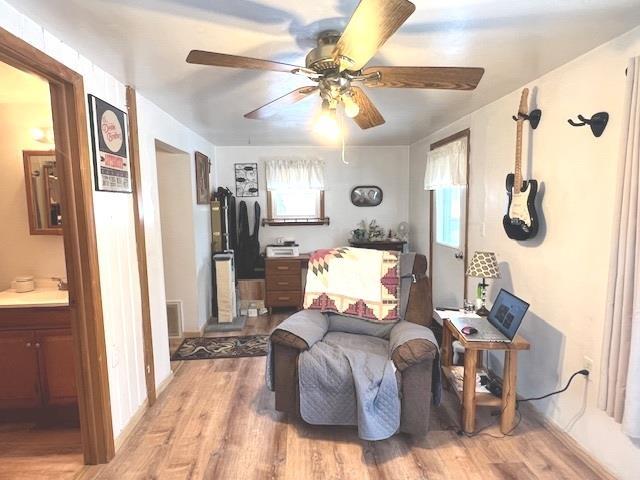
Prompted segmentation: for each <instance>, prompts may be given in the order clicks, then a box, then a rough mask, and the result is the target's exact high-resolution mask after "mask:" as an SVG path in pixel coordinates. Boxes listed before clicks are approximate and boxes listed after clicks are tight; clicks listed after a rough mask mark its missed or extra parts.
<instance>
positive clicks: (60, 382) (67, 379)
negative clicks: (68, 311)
mask: <svg viewBox="0 0 640 480" xmlns="http://www.w3.org/2000/svg"><path fill="white" fill-rule="evenodd" d="M36 346H37V350H38V355H39V360H40V379H41V382H42V389H43V397H44V404H45V406H64V405H74V404H75V403H77V401H78V400H77V398H78V394H77V391H76V376H75V371H74V359H73V337H72V336H71V332H70V331H69V330H61V329H56V330H39V331H37V332H36Z"/></svg>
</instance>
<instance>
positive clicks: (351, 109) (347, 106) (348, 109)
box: [342, 93, 360, 118]
mask: <svg viewBox="0 0 640 480" xmlns="http://www.w3.org/2000/svg"><path fill="white" fill-rule="evenodd" d="M342 104H343V105H344V113H345V115H346V116H347V117H349V118H355V117H357V116H358V114H359V113H360V106H359V105H358V104H357V103H356V102H355V101H354V100H353V97H352V96H351V94H350V93H345V94H344V95H343V96H342Z"/></svg>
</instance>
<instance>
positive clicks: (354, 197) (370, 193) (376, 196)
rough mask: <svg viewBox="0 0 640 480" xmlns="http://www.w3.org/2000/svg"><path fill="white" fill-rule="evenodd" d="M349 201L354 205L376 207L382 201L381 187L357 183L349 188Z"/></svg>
mask: <svg viewBox="0 0 640 480" xmlns="http://www.w3.org/2000/svg"><path fill="white" fill-rule="evenodd" d="M351 203H353V204H354V205H355V206H356V207H377V206H378V205H380V204H381V203H382V189H381V188H380V187H376V186H375V185H359V186H357V187H355V188H354V189H353V190H351Z"/></svg>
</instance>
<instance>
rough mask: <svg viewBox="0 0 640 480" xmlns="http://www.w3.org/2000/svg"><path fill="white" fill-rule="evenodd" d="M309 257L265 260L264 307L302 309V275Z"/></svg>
mask: <svg viewBox="0 0 640 480" xmlns="http://www.w3.org/2000/svg"><path fill="white" fill-rule="evenodd" d="M308 261H309V257H308V256H306V255H301V256H299V257H287V258H267V259H266V262H265V287H266V288H265V289H266V296H265V306H266V307H267V308H268V309H269V311H272V310H273V308H279V307H290V308H296V309H300V308H302V301H303V294H304V274H305V273H306V267H307V262H308Z"/></svg>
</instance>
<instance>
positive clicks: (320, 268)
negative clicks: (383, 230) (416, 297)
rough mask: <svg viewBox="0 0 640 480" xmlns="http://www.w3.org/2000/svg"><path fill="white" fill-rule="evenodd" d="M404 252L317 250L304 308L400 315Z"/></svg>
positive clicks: (390, 318)
mask: <svg viewBox="0 0 640 480" xmlns="http://www.w3.org/2000/svg"><path fill="white" fill-rule="evenodd" d="M399 258H400V255H399V253H397V252H387V251H381V250H368V249H364V248H351V247H342V248H333V249H327V250H317V251H316V252H314V253H313V254H312V255H311V258H310V259H309V269H308V271H307V285H306V289H305V295H304V308H305V309H309V310H320V311H321V312H333V313H338V314H341V315H345V316H350V317H357V318H363V319H365V320H369V321H371V322H379V323H386V322H397V321H398V320H399V319H400V315H399V304H400V265H399V264H400V260H399Z"/></svg>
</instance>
